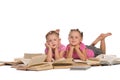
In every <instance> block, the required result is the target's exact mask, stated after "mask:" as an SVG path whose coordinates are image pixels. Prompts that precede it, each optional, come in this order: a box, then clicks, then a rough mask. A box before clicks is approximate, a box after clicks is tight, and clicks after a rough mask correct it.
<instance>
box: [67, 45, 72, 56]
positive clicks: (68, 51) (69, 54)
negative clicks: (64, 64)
mask: <svg viewBox="0 0 120 80" xmlns="http://www.w3.org/2000/svg"><path fill="white" fill-rule="evenodd" d="M69 46H70V50H67V58H72V55H73V51H74V46H72V45H69Z"/></svg>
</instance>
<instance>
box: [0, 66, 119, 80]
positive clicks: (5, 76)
mask: <svg viewBox="0 0 120 80" xmlns="http://www.w3.org/2000/svg"><path fill="white" fill-rule="evenodd" d="M119 74H120V65H112V66H102V67H101V66H97V67H92V68H90V69H88V70H70V69H54V70H46V71H21V70H16V69H14V68H11V67H10V66H1V67H0V80H41V79H42V80H43V79H44V80H48V79H49V80H89V79H90V80H91V79H93V80H119V79H120V77H119Z"/></svg>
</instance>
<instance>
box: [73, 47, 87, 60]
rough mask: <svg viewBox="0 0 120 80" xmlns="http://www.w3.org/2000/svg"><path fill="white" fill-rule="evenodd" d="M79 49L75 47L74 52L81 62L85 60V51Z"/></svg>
mask: <svg viewBox="0 0 120 80" xmlns="http://www.w3.org/2000/svg"><path fill="white" fill-rule="evenodd" d="M79 47H80V46H79V45H77V46H75V50H76V52H77V54H78V56H79V57H80V59H81V60H86V59H87V56H86V50H85V49H83V50H82V51H81V50H80V48H79Z"/></svg>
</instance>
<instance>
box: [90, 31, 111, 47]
mask: <svg viewBox="0 0 120 80" xmlns="http://www.w3.org/2000/svg"><path fill="white" fill-rule="evenodd" d="M110 35H112V34H111V33H106V34H103V33H102V34H100V36H98V37H97V38H96V40H95V41H93V42H92V44H91V46H95V45H96V44H97V43H98V42H99V41H101V40H103V39H105V38H106V37H107V36H110ZM103 42H104V43H105V41H104V40H103Z"/></svg>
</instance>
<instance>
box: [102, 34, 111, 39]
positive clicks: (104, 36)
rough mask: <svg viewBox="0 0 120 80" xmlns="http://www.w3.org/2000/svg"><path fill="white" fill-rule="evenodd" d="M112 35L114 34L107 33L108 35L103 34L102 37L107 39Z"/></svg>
mask: <svg viewBox="0 0 120 80" xmlns="http://www.w3.org/2000/svg"><path fill="white" fill-rule="evenodd" d="M111 35H112V33H106V34H103V35H102V37H103V39H104V38H106V37H108V36H111Z"/></svg>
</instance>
